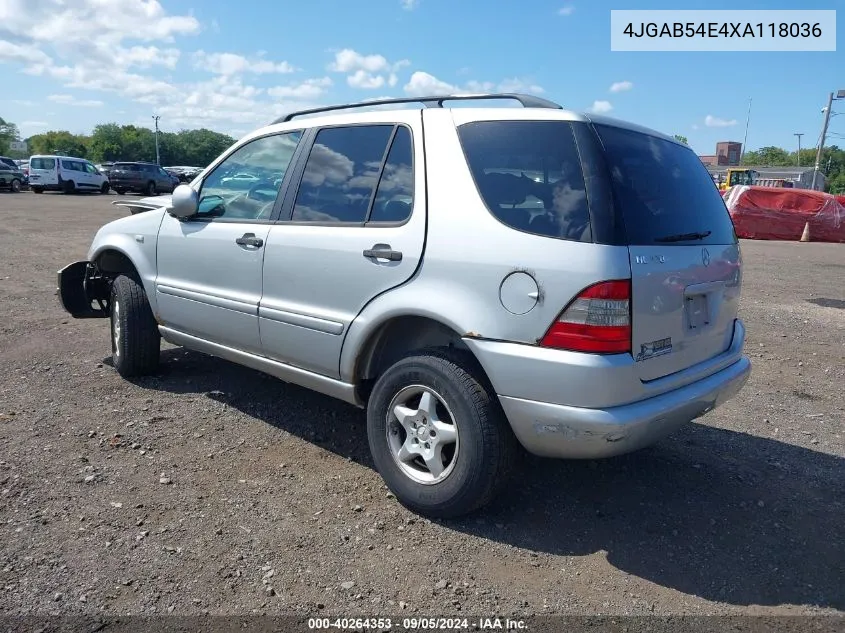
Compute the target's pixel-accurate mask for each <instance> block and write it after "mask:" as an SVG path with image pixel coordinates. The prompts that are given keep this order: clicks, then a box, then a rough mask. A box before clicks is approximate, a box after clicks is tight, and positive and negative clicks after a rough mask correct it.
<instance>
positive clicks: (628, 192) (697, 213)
mask: <svg viewBox="0 0 845 633" xmlns="http://www.w3.org/2000/svg"><path fill="white" fill-rule="evenodd" d="M595 127H596V131H597V132H598V135H599V137H600V139H601V141H602V144H603V145H604V149H605V154H606V156H607V161H608V165H609V168H610V176H611V182H612V186H613V194H614V198H615V201H616V205H617V207H618V208H619V209H620V211H621V213H622V217H623V219H624V222H625V230H626V233H627V235H628V243H629V244H631V245H642V246H648V245H657V244H665V243H666V242H667V240H666V238H667V237H674V238H675V239H673V240H669V241H672V242H678V241H681V242H683V241H686V240H679V239H677V238H678V236H688V239H689V240H691V241H695V243H696V244H734V243H736V235H735V233H734V229H733V223H732V221H731V218H730V215H729V214H728V210H727V208H726V207H725V203H724V201H723V200H722V197H721V195H720V194H719V191H718V190H717V189H716V187H715V185H714V184H713V179H712V178H711V177H710V174H709V172H708V171H707V168H706V167H705V166H704V164H703V163H702V162H701V160H700V159H699V158H698V156H697V155H696V154H695V152H693V151H692V149H690V148H689V147H686V146H684V145H680V144H678V143H675V142H672V141H669V140H664V139H661V138H658V137H656V136H651V135H647V134H642V133H640V132H635V131H631V130H625V129H620V128H617V127H612V126H608V125H596V126H595ZM705 234H706V235H705Z"/></svg>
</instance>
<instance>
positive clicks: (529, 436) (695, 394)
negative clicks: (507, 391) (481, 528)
mask: <svg viewBox="0 0 845 633" xmlns="http://www.w3.org/2000/svg"><path fill="white" fill-rule="evenodd" d="M750 375H751V361H750V360H749V359H748V357H747V356H744V355H743V356H741V357H740V359H739V360H737V361H736V362H734V363H733V364H732V365H729V366H728V367H726V368H724V369H722V370H720V371H718V372H717V373H715V374H712V375H710V376H708V377H706V378H703V379H701V380H698V381H696V382H694V383H692V384H689V385H686V386H684V387H682V388H680V389H676V390H674V391H670V392H668V393H664V394H661V395H659V396H655V397H653V398H649V399H647V400H641V401H639V402H634V403H631V404H627V405H622V406H618V407H611V408H607V409H584V408H579V407H570V406H566V405H560V404H550V403H546V402H537V401H533V400H523V399H521V398H514V397H507V396H500V397H499V400H500V401H501V403H502V407H503V408H504V411H505V414H506V415H507V418H508V420H509V421H510V424H511V427H512V428H513V431H514V433H515V434H516V436H517V438H518V439H519V441H520V443H522V445H523V446H524V447H525V449H526V450H527V451H528V452H530V453H533V454H535V455H540V456H543V457H557V458H568V459H596V458H603V457H612V456H614V455H621V454H624V453H630V452H632V451H635V450H638V449H640V448H644V447H646V446H648V445H650V444H653V443H655V442H656V441H658V440H660V439H662V438H663V437H665V436H666V435H668V434H670V433H672V431H674V430H675V429H677V428H679V427H680V426H683V425H684V424H686V423H687V422H690V421H692V420H694V419H695V418H698V417H700V416H702V415H704V414H705V413H708V412H709V411H712V410H713V409H714V408H716V407H717V406H720V405H721V404H723V403H725V402H726V401H728V400H730V399H731V398H732V397H733V396H735V395H736V394H737V393H738V392H739V391H740V390H741V389H742V387H743V386H744V385H745V383H746V382H747V380H748V378H749V376H750Z"/></svg>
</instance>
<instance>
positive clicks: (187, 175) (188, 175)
mask: <svg viewBox="0 0 845 633" xmlns="http://www.w3.org/2000/svg"><path fill="white" fill-rule="evenodd" d="M164 169H165V171H167V172H168V173H169V174H173V175H174V176H176V177H177V178H178V179H179V182H191V181H192V180H193V179H194V178H196V177H197V176H199V175H200V172H202V167H190V166H185V165H174V166H172V167H165V168H164Z"/></svg>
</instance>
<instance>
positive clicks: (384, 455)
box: [367, 349, 519, 518]
mask: <svg viewBox="0 0 845 633" xmlns="http://www.w3.org/2000/svg"><path fill="white" fill-rule="evenodd" d="M425 393H428V394H429V395H428V396H425V397H426V398H427V400H426V401H424V400H423V397H424V396H423V394H425ZM397 411H399V412H400V413H402V417H403V418H404V422H400V420H399V416H398V415H397ZM367 435H368V439H369V444H370V451H371V453H372V457H373V461H374V462H375V465H376V469H377V470H378V472H379V473H380V474H381V476H382V478H383V479H384V481H385V483H386V484H387V486H388V488H389V489H390V490H391V492H393V494H394V495H396V498H397V499H398V500H399V501H400V503H402V504H403V505H405V506H406V507H408V508H409V509H411V510H413V511H415V512H418V513H420V514H422V515H426V516H429V517H432V518H450V517H457V516H460V515H464V514H468V513H470V512H473V511H474V510H477V509H479V508H481V507H482V506H484V505H485V504H487V503H488V502H489V501H490V500H492V499H493V497H494V496H495V495H496V494H497V493H498V491H499V490H500V489H501V487H502V485H503V484H505V483H506V481H507V477H508V475H509V474H510V472H511V470H512V468H513V466H514V464H515V463H516V460H517V457H518V455H519V446H518V443H517V440H516V437H515V436H514V434H513V431H512V430H511V428H510V425H509V424H508V422H507V419H506V418H505V415H504V412H503V411H502V408H501V405H500V404H499V401H498V399H497V398H496V395H495V393H493V391H492V388H490V387H489V386H488V385H487V381H486V380H485V379H484V378H483V374H482V373H481V372H480V371H479V370H478V369H477V365H476V364H475V362H474V359H473V358H472V357H471V356H469V355H466V354H459V353H456V352H454V351H450V350H441V349H437V350H425V351H423V352H418V353H417V354H415V355H413V356H409V357H406V358H404V359H402V360H400V361H398V362H397V363H395V364H394V365H393V366H391V367H390V368H389V369H387V370H386V371H385V372H384V373H383V374H382V375H381V376H380V377H379V378H378V380H377V381H376V384H375V386H374V388H373V391H372V394H371V396H370V399H369V402H368V406H367ZM430 466H433V468H431V467H430ZM436 471H441V472H439V473H438V472H436Z"/></svg>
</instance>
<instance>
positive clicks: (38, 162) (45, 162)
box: [29, 158, 56, 169]
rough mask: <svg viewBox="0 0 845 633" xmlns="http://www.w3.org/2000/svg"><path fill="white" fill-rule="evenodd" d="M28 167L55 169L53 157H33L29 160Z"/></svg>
mask: <svg viewBox="0 0 845 633" xmlns="http://www.w3.org/2000/svg"><path fill="white" fill-rule="evenodd" d="M29 168H30V169H55V168H56V159H55V158H33V159H32V160H30V161H29Z"/></svg>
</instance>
